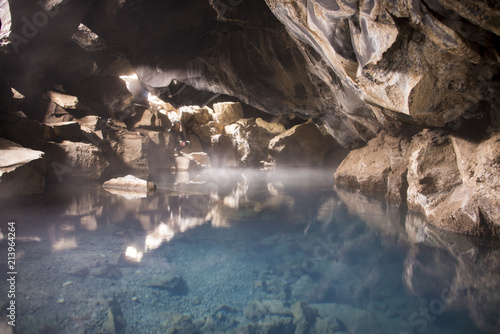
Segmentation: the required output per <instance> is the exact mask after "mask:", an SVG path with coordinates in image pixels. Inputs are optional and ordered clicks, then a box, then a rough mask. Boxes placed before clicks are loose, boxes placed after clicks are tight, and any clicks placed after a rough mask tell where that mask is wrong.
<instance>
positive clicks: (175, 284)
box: [147, 276, 189, 296]
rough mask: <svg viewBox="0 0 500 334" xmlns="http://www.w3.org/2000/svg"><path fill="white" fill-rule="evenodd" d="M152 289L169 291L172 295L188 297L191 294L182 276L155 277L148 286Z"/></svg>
mask: <svg viewBox="0 0 500 334" xmlns="http://www.w3.org/2000/svg"><path fill="white" fill-rule="evenodd" d="M147 285H148V287H150V288H155V289H160V290H167V291H169V292H170V293H171V294H172V295H178V296H182V295H187V294H188V292H189V288H188V285H187V283H186V281H185V280H184V279H183V278H182V277H181V276H171V277H162V276H157V277H153V278H152V279H151V280H150V281H149V283H148V284H147Z"/></svg>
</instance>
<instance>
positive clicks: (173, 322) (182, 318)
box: [164, 314, 201, 334]
mask: <svg viewBox="0 0 500 334" xmlns="http://www.w3.org/2000/svg"><path fill="white" fill-rule="evenodd" d="M164 333H166V334H198V333H201V332H200V326H199V324H197V323H195V322H193V319H191V317H189V316H187V315H185V314H176V315H173V316H172V317H170V318H169V319H168V320H167V321H166V328H165V332H164Z"/></svg>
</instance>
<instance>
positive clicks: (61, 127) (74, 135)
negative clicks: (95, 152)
mask: <svg viewBox="0 0 500 334" xmlns="http://www.w3.org/2000/svg"><path fill="white" fill-rule="evenodd" d="M45 125H46V130H47V131H46V135H48V137H46V138H45V139H46V140H47V141H59V140H70V141H75V142H76V141H82V140H84V139H85V137H84V135H83V134H82V130H81V128H80V123H78V122H58V123H48V124H45Z"/></svg>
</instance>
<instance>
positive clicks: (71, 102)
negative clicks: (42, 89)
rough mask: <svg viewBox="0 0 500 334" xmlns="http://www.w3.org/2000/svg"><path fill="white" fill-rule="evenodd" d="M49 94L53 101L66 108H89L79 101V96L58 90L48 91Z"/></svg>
mask: <svg viewBox="0 0 500 334" xmlns="http://www.w3.org/2000/svg"><path fill="white" fill-rule="evenodd" d="M47 95H48V97H49V99H50V101H51V102H53V103H55V104H57V105H58V106H59V107H61V108H64V109H83V110H86V109H88V108H87V107H86V106H84V105H82V103H81V102H80V101H78V97H76V96H72V95H68V94H64V93H60V92H56V91H48V92H47Z"/></svg>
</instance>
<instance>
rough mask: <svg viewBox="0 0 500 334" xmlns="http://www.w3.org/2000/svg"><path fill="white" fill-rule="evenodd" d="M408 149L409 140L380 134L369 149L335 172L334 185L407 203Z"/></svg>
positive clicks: (352, 156) (356, 153)
mask: <svg viewBox="0 0 500 334" xmlns="http://www.w3.org/2000/svg"><path fill="white" fill-rule="evenodd" d="M408 145H409V143H408V142H407V141H406V140H403V139H400V138H396V137H392V136H390V135H388V134H385V133H382V134H380V135H379V136H377V137H375V138H374V139H372V140H370V141H369V142H368V144H367V146H365V147H363V148H360V149H358V150H355V151H351V153H349V155H348V156H347V157H346V159H344V161H343V162H342V163H341V164H340V166H339V167H338V169H337V170H336V172H335V182H336V183H337V184H339V185H342V186H346V187H351V188H355V189H360V190H361V191H362V192H364V193H367V194H371V195H375V196H378V197H384V198H390V199H391V200H392V201H394V202H396V203H401V202H402V201H403V202H404V201H405V199H406V195H405V194H402V192H406V187H404V183H405V182H406V171H407V156H406V155H407V152H408Z"/></svg>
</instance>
